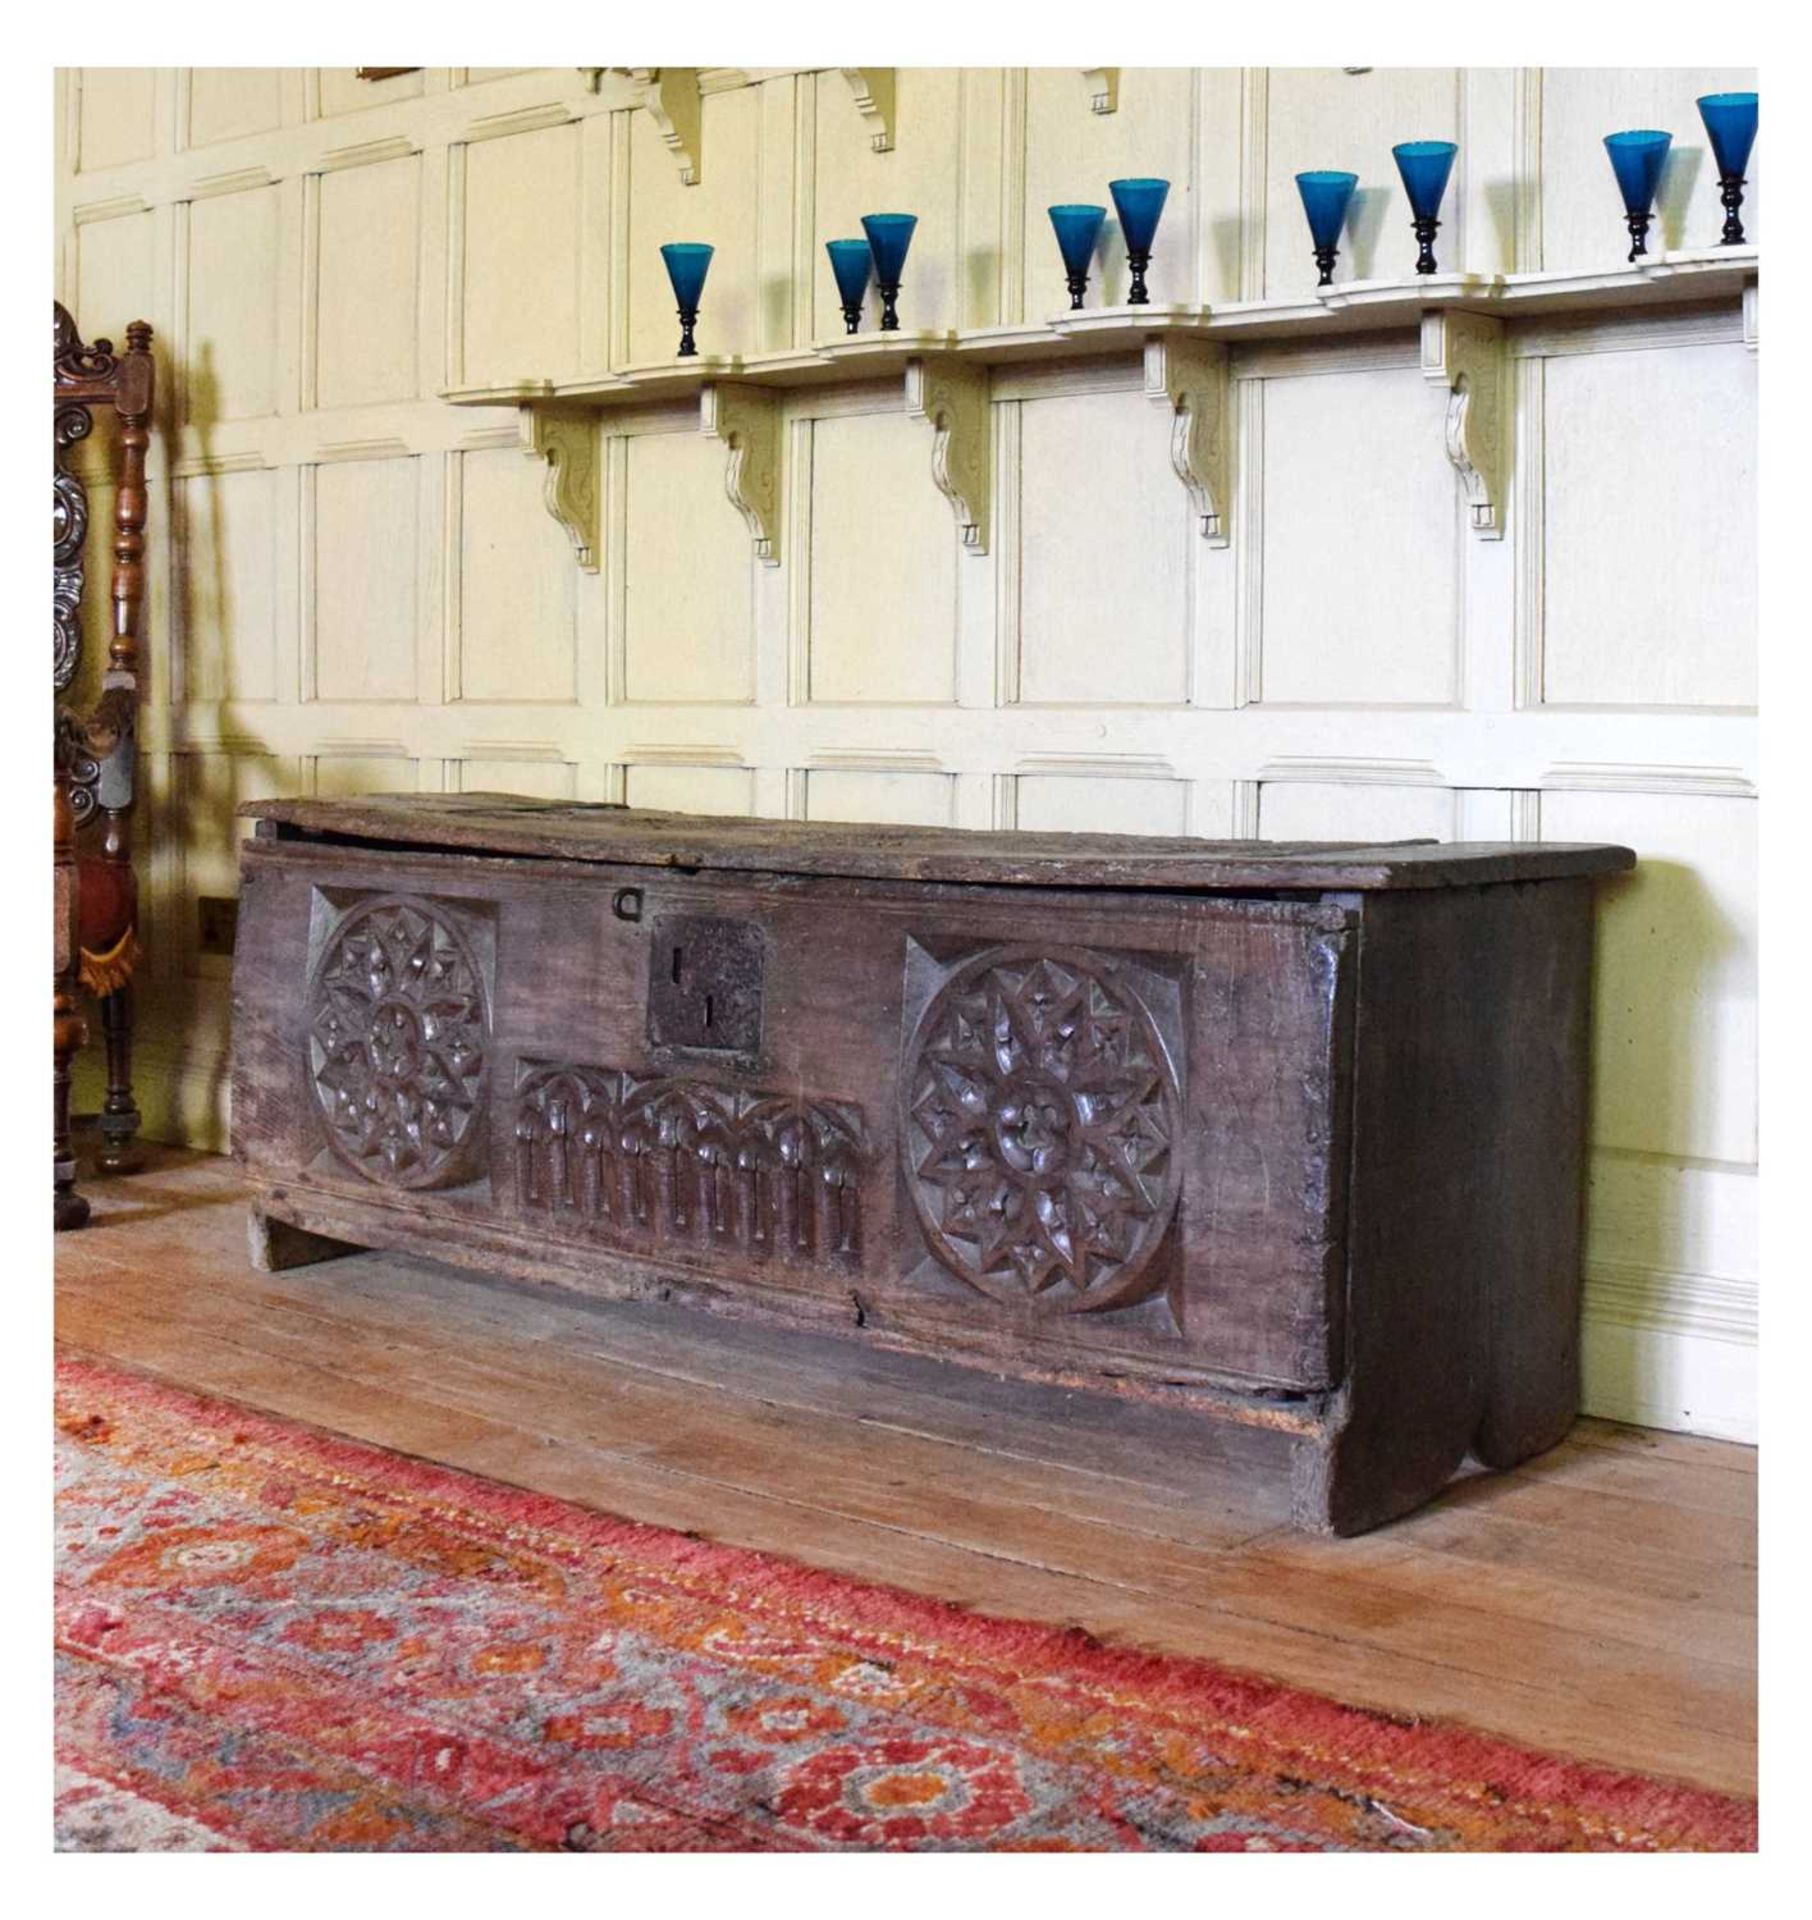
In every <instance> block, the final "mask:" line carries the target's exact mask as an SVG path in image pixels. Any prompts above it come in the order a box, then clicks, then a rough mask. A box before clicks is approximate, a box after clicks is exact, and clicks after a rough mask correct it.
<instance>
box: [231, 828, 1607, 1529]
mask: <svg viewBox="0 0 1812 1920" xmlns="http://www.w3.org/2000/svg"><path fill="white" fill-rule="evenodd" d="M243 811H244V812H246V813H248V814H251V815H253V816H255V817H256V820H257V827H256V831H255V834H254V836H253V837H252V838H251V839H250V840H248V841H247V843H246V845H245V849H244V855H243V863H242V882H243V889H242V896H241V907H240V920H239V931H238V941H237V955H236V960H235V973H234V1019H233V1037H234V1077H233V1132H234V1144H235V1150H236V1152H237V1153H238V1155H239V1156H240V1158H241V1160H242V1161H243V1163H244V1167H245V1171H246V1174H247V1176H248V1178H249V1180H250V1182H251V1185H252V1189H253V1196H254V1198H253V1247H254V1256H255V1257H256V1258H257V1259H258V1260H260V1261H261V1262H263V1263H264V1264H267V1265H289V1264H295V1263H299V1262H302V1261H305V1260H309V1259H319V1258H322V1257H325V1256H327V1255H330V1254H333V1253H336V1252H341V1251H345V1250H346V1249H347V1248H348V1247H386V1248H395V1249H404V1250H408V1251H412V1252H417V1253H421V1254H425V1255H431V1256H434V1257H437V1258H440V1259H444V1260H451V1261H456V1262H460V1263H463V1264H466V1265H469V1266H473V1267H477V1268H480V1269H485V1270H491V1271H495V1272H499V1273H505V1274H509V1275H512V1276H515V1277H519V1278H529V1279H534V1280H539V1281H545V1282H551V1283H553V1284H556V1285H560V1286H564V1287H569V1288H574V1289H577V1290H579V1291H581V1292H590V1293H595V1294H599V1295H604V1296H610V1297H624V1296H633V1297H639V1298H647V1299H654V1300H663V1301H665V1300H671V1301H675V1302H690V1303H693V1304H696V1305H703V1306H707V1307H712V1308H716V1309H718V1310H720V1311H724V1312H729V1313H732V1314H746V1315H761V1316H766V1317H769V1318H772V1319H775V1320H779V1321H784V1322H791V1323H793V1324H796V1325H802V1326H811V1327H815V1328H819V1329H826V1328H835V1329H839V1330H841V1331H843V1332H845V1333H847V1334H848V1335H849V1336H850V1337H852V1338H854V1339H858V1340H868V1341H876V1342H882V1343H885V1344H888V1345H891V1346H895V1347H904V1348H909V1349H912V1350H915V1351H918V1352H921V1353H925V1354H931V1355H935V1356H939V1357H942V1358H945V1359H948V1360H951V1361H957V1362H966V1363H969V1364H972V1365H979V1366H983V1367H986V1368H989V1369H992V1370H993V1371H995V1372H997V1373H1006V1374H1012V1375H1016V1376H1020V1377H1025V1378H1031V1379H1038V1380H1044V1381H1051V1382H1061V1383H1064V1384H1067V1385H1070V1386H1086V1387H1088V1388H1091V1389H1094V1390H1098V1391H1101V1392H1105V1393H1113V1394H1119V1395H1122V1396H1125V1397H1129V1398H1134V1399H1143V1400H1147V1401H1158V1402H1163V1403H1174V1404H1179V1405H1184V1406H1188V1407H1191V1408H1194V1409H1197V1410H1199V1411H1200V1412H1201V1413H1202V1414H1203V1415H1204V1416H1207V1417H1212V1418H1217V1419H1224V1420H1235V1421H1242V1422H1247V1423H1252V1424H1256V1425H1259V1426H1263V1427H1268V1428H1270V1429H1273V1430H1274V1431H1276V1432H1278V1433H1280V1434H1282V1435H1286V1436H1288V1437H1289V1439H1288V1444H1287V1446H1286V1448H1285V1452H1284V1458H1285V1459H1286V1461H1287V1463H1288V1464H1287V1469H1286V1470H1287V1471H1288V1472H1289V1473H1290V1476H1291V1483H1292V1500H1293V1511H1294V1513H1295V1516H1296V1518H1297V1520H1298V1521H1299V1522H1300V1523H1301V1524H1302V1525H1304V1526H1309V1527H1316V1528H1322V1529H1331V1530H1333V1531H1335V1532H1341V1533H1353V1532H1359V1531H1362V1530H1364V1529H1366V1528H1368V1527H1372V1526H1376V1525H1378V1524H1380V1523H1381V1522H1383V1521H1386V1520H1389V1519H1391V1518H1393V1517H1395V1516H1397V1515H1399V1514H1402V1513H1404V1512H1407V1511H1408V1510H1410V1509H1411V1508H1413V1507H1415V1506H1416V1505H1418V1504H1419V1503H1421V1502H1423V1501H1425V1500H1427V1499H1428V1498H1429V1497H1430V1496H1431V1495H1433V1494H1434V1493H1435V1492H1436V1491H1438V1490H1439V1488H1440V1487H1441V1486H1442V1485H1443V1484H1444V1483H1445V1482H1446V1481H1447V1480H1448V1479H1449V1478H1450V1477H1451V1475H1452V1474H1453V1472H1454V1471H1455V1469H1456V1468H1457V1467H1458V1466H1459V1465H1460V1464H1461V1463H1462V1461H1463V1460H1464V1459H1465V1458H1466V1456H1467V1455H1468V1453H1470V1454H1472V1455H1473V1456H1475V1457H1476V1458H1477V1459H1479V1460H1480V1461H1482V1462H1484V1463H1485V1464H1487V1465H1490V1466H1506V1465H1509V1464H1512V1463H1514V1462H1516V1461H1519V1460H1522V1459H1524V1458H1526V1457H1527V1456H1529V1455H1530V1454H1533V1453H1535V1452H1538V1451H1539V1450H1541V1449H1542V1448H1545V1447H1548V1446H1551V1445H1552V1444H1553V1443H1554V1442H1555V1441H1557V1440H1558V1439H1559V1438H1560V1437H1561V1436H1562V1434H1564V1433H1565V1431H1566V1429H1567V1427H1568V1425H1569V1423H1570V1422H1571V1421H1572V1419H1573V1417H1574V1414H1575V1412H1576V1409H1577V1402H1578V1352H1579V1329H1578V1321H1579V1266H1580V1225H1581V1206H1582V1189H1583V1172H1584V1168H1583V1161H1584V1127H1585V1104H1586V1094H1587V1046H1588V1024H1589V1017H1590V1003H1591V962H1592V912H1593V904H1592V903H1593V887H1594V881H1595V879H1596V878H1597V877H1598V876H1601V875H1606V874H1611V873H1615V872H1618V871H1620V870H1622V869H1625V868H1627V867H1629V866H1631V865H1632V864H1633V861H1634V856H1633V855H1632V854H1631V853H1630V852H1629V851H1628V850H1627V849H1626V848H1621V847H1605V846H1563V845H1542V844H1526V845H1525V844H1516V845H1503V846H1497V845H1437V844H1434V843H1424V842H1407V843H1402V844H1397V845H1386V846H1362V845H1350V846H1349V845H1328V844H1271V843H1265V842H1253V841H1243V842H1212V841H1200V840H1165V839H1147V838H1142V837H1132V836H1124V835H1075V834H1033V833H1027V834H1021V833H974V832H963V831H959V830H943V829H933V828H908V827H881V826H846V825H832V824H822V823H809V824H808V823H800V822H780V821H769V820H737V819H723V820H718V819H705V818H698V817H694V816H690V815H682V814H662V813H646V812H636V811H631V810H628V809H624V808H616V807H590V806H572V805H563V804H558V803H551V802H537V801H528V800H518V799H512V798H509V797H506V796H501V795H477V794H473V795H459V796H426V795H380V796H374V797H370V798H365V799H355V800H274V801H260V802H256V803H253V804H252V805H250V806H248V807H246V808H245V809H243Z"/></svg>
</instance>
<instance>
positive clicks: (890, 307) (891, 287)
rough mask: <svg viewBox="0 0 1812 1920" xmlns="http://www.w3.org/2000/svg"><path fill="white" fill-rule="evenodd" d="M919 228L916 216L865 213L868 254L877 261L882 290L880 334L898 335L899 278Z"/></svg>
mask: <svg viewBox="0 0 1812 1920" xmlns="http://www.w3.org/2000/svg"><path fill="white" fill-rule="evenodd" d="M918 224H919V217H918V215H917V214H916V213H865V214H863V216H862V231H863V232H864V233H865V234H867V235H868V247H869V251H870V252H871V253H872V254H873V255H874V260H875V285H876V286H877V287H879V288H880V289H881V331H882V332H883V333H898V332H899V330H900V316H899V314H898V313H896V312H895V311H894V302H895V301H896V300H898V299H899V297H900V274H901V273H902V271H903V270H904V269H905V266H906V249H907V248H908V247H909V246H911V245H912V230H913V228H914V227H916V226H917V225H918Z"/></svg>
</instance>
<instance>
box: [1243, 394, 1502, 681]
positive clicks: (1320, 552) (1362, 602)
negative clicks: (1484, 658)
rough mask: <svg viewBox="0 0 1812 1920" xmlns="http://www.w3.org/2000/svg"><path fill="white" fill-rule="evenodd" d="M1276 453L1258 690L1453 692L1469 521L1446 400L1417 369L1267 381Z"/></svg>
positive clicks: (1269, 493) (1271, 462) (1268, 437)
mask: <svg viewBox="0 0 1812 1920" xmlns="http://www.w3.org/2000/svg"><path fill="white" fill-rule="evenodd" d="M1263 462H1264V467H1263V471H1264V487H1263V504H1262V535H1261V544H1262V553H1263V562H1262V564H1263V574H1262V589H1261V596H1260V598H1261V606H1262V613H1261V618H1262V627H1261V657H1260V663H1259V680H1260V689H1261V694H1260V697H1261V698H1262V699H1263V700H1264V701H1266V702H1267V703H1272V702H1276V703H1283V704H1299V705H1313V706H1345V705H1375V706H1388V705H1398V704H1403V705H1408V704H1417V705H1431V706H1432V705H1441V704H1445V703H1446V702H1449V701H1451V700H1452V699H1453V698H1454V694H1455V687H1456V673H1457V665H1456V662H1457V656H1458V626H1459V609H1460V578H1459V575H1460V551H1461V549H1460V540H1461V526H1460V501H1459V494H1458V491H1457V488H1458V481H1457V478H1456V476H1455V474H1454V471H1453V468H1452V466H1451V465H1450V464H1449V462H1448V459H1447V452H1446V439H1445V434H1444V430H1443V410H1442V404H1441V396H1440V395H1439V394H1438V393H1436V392H1435V391H1434V390H1433V389H1432V388H1431V387H1430V386H1429V384H1428V382H1427V381H1426V380H1424V379H1423V378H1422V376H1421V374H1420V373H1419V372H1418V371H1417V370H1416V369H1415V368H1413V367H1404V368H1395V367H1390V368H1376V369H1366V370H1364V371H1357V372H1351V373H1324V374H1316V375H1311V376H1305V377H1302V378H1291V379H1276V380H1267V381H1266V382H1265V390H1264V448H1263ZM1466 537H1468V538H1470V537H1471V536H1470V535H1468V536H1466Z"/></svg>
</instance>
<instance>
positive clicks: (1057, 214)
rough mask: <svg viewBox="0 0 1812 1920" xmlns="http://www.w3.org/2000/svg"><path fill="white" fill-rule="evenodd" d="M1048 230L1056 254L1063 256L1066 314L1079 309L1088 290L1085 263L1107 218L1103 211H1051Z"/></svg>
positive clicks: (1056, 208) (1103, 208)
mask: <svg viewBox="0 0 1812 1920" xmlns="http://www.w3.org/2000/svg"><path fill="white" fill-rule="evenodd" d="M1048 211H1049V213H1050V216H1051V226H1052V229H1053V230H1054V231H1055V233H1056V235H1057V251H1058V252H1059V253H1060V254H1062V255H1063V270H1064V272H1065V273H1066V274H1067V275H1068V276H1069V283H1070V311H1071V312H1072V313H1074V312H1075V311H1076V310H1077V309H1078V308H1079V307H1080V306H1081V305H1082V296H1083V294H1084V293H1085V292H1086V291H1087V288H1088V270H1089V263H1090V262H1091V261H1092V260H1093V259H1094V257H1095V242H1096V241H1097V240H1099V239H1100V237H1101V223H1102V221H1103V220H1105V219H1106V218H1107V209H1106V208H1105V207H1051V208H1049V209H1048Z"/></svg>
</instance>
